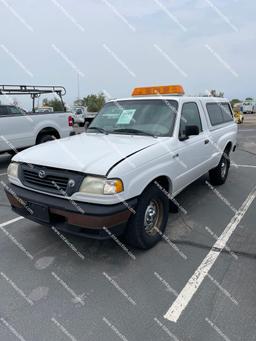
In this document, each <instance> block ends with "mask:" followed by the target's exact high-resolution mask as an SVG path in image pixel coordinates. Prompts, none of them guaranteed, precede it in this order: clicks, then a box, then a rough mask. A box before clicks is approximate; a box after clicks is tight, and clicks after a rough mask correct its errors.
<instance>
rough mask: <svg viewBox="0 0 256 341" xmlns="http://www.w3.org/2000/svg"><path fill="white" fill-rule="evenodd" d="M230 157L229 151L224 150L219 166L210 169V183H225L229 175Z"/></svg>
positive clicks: (217, 184)
mask: <svg viewBox="0 0 256 341" xmlns="http://www.w3.org/2000/svg"><path fill="white" fill-rule="evenodd" d="M229 168H230V158H229V155H228V153H227V151H224V153H223V155H222V157H221V159H220V162H219V164H218V166H217V167H215V168H213V169H211V170H210V171H209V177H210V183H211V184H212V185H216V186H219V185H223V184H224V183H225V182H226V180H227V177H228V172H229Z"/></svg>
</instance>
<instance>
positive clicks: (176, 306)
mask: <svg viewBox="0 0 256 341" xmlns="http://www.w3.org/2000/svg"><path fill="white" fill-rule="evenodd" d="M255 197H256V188H254V189H253V191H252V192H251V193H250V194H249V195H248V197H247V198H246V200H245V201H244V203H243V204H242V206H241V207H240V209H239V210H238V211H237V213H236V214H235V215H234V217H233V218H232V219H231V221H230V222H229V224H228V225H227V227H226V228H225V230H224V231H223V232H222V234H221V236H220V237H219V238H218V239H217V241H216V243H215V244H214V245H213V247H212V249H211V251H210V252H209V253H208V254H207V256H206V257H205V259H204V260H203V261H202V263H201V264H200V265H199V267H198V268H197V270H196V271H195V273H194V274H193V276H192V277H191V278H190V279H189V281H188V282H187V284H186V285H185V287H184V288H183V289H182V291H181V292H180V294H179V296H178V297H177V298H176V300H175V301H174V303H173V304H172V306H171V307H170V309H169V310H168V311H167V313H166V314H165V315H164V318H166V319H167V320H169V321H171V322H175V323H176V322H177V321H178V320H179V318H180V316H181V314H182V312H183V311H184V309H186V307H187V305H188V304H189V302H190V301H191V299H192V298H193V296H194V295H195V293H196V292H197V290H198V289H199V287H200V285H201V284H202V282H203V280H204V279H205V277H206V276H207V274H208V272H209V271H210V270H211V268H212V266H213V264H214V263H215V261H216V260H217V258H218V256H219V255H220V253H221V251H222V250H223V248H224V247H225V246H226V244H227V242H228V240H229V238H230V237H231V235H232V234H233V232H234V231H235V229H236V227H237V226H238V224H239V223H240V221H241V220H242V218H243V217H244V215H245V213H246V212H247V210H248V209H249V207H250V205H251V204H252V202H253V200H254V199H255Z"/></svg>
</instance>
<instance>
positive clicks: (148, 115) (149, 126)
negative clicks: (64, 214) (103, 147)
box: [87, 99, 178, 136]
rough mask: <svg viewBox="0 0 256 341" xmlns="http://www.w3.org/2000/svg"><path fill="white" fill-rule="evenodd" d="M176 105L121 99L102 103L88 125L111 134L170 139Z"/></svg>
mask: <svg viewBox="0 0 256 341" xmlns="http://www.w3.org/2000/svg"><path fill="white" fill-rule="evenodd" d="M177 109H178V102H177V101H175V100H163V99H156V100H155V99H154V100H150V99H148V100H125V101H113V102H109V103H107V104H105V106H104V107H103V108H102V110H101V111H100V112H99V114H98V115H97V116H96V118H95V119H94V120H93V122H92V123H91V125H90V126H89V128H88V130H87V132H95V130H96V129H98V131H100V130H99V129H101V130H102V131H105V132H106V133H112V134H127V135H134V134H136V135H152V136H171V135H172V133H173V128H174V123H175V118H176V113H177Z"/></svg>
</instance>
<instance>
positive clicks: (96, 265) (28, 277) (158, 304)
mask: <svg viewBox="0 0 256 341" xmlns="http://www.w3.org/2000/svg"><path fill="white" fill-rule="evenodd" d="M246 122H248V123H246ZM238 142H239V144H238V148H237V151H236V152H235V153H234V154H233V156H232V166H231V169H230V174H229V177H228V180H227V182H226V183H225V185H223V186H220V187H217V188H216V189H215V190H214V189H212V188H211V187H210V186H209V184H208V182H207V180H208V178H207V176H203V177H202V178H200V179H199V180H197V181H196V182H195V183H193V184H192V185H190V186H189V187H188V188H187V189H186V190H184V191H183V192H182V193H181V194H179V195H178V197H177V198H176V199H177V201H178V203H179V204H180V205H181V208H182V209H181V210H180V211H179V213H177V214H174V213H171V214H170V217H169V222H168V227H167V230H166V235H165V238H164V239H163V240H162V241H161V242H160V243H159V244H158V245H157V246H156V247H154V248H153V249H151V250H149V251H146V252H144V251H139V250H135V249H129V251H130V252H127V250H125V249H124V248H122V247H121V246H120V245H118V244H117V243H116V242H115V241H113V240H108V241H97V240H90V239H82V238H78V237H75V236H71V235H65V236H64V237H65V238H66V239H64V238H62V237H61V236H59V235H58V234H57V233H56V231H54V230H52V229H49V228H46V227H42V226H40V225H38V224H36V223H33V222H31V221H28V220H25V219H19V220H17V219H16V218H18V216H17V215H15V214H14V213H13V212H12V211H11V209H10V206H9V203H8V201H7V199H6V197H5V194H4V191H3V186H1V187H0V250H1V260H0V293H1V295H0V340H4V341H9V340H17V339H18V340H26V341H35V340H47V341H48V340H73V341H74V340H86V341H87V340H88V341H89V340H95V341H101V340H104V341H105V340H106V341H108V340H109V341H115V340H120V339H121V340H130V341H138V340H152V341H155V340H159V341H160V340H175V341H177V340H180V341H181V340H183V341H188V340H193V341H201V340H203V341H204V340H205V341H219V340H220V341H221V340H226V341H228V340H232V341H240V340H244V341H253V340H256V323H255V316H256V304H255V303H256V271H255V268H256V267H255V258H256V252H255V245H256V222H255V221H256V219H255V217H256V214H255V209H256V199H255V198H254V194H255V193H254V191H253V190H254V188H255V186H256V119H254V118H252V117H250V120H246V121H245V124H242V125H240V126H239V136H238ZM9 162H10V157H9V156H8V155H2V156H0V181H3V182H6V181H7V176H6V169H7V166H8V163H9ZM230 231H232V233H231V234H230V235H228V233H230ZM227 236H228V237H227ZM225 238H226V239H225ZM223 241H226V243H225V245H224V247H223ZM216 243H217V244H216ZM213 246H214V248H213ZM222 248H223V250H222ZM168 312H169V315H168V314H167V313H168Z"/></svg>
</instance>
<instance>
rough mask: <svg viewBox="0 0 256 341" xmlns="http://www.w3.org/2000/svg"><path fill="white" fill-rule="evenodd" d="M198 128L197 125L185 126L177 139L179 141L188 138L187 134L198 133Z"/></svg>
mask: <svg viewBox="0 0 256 341" xmlns="http://www.w3.org/2000/svg"><path fill="white" fill-rule="evenodd" d="M199 133H200V132H199V128H198V126H192V125H191V126H186V127H185V132H184V135H183V136H180V138H179V140H180V141H185V140H187V139H188V138H189V136H192V135H199Z"/></svg>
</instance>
